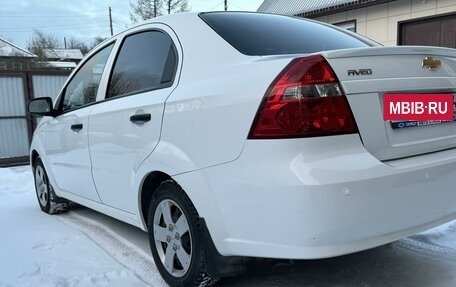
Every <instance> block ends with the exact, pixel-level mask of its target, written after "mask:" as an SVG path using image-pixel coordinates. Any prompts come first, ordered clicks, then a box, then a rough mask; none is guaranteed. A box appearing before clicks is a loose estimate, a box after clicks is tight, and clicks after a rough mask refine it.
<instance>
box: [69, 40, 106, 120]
mask: <svg viewBox="0 0 456 287" xmlns="http://www.w3.org/2000/svg"><path fill="white" fill-rule="evenodd" d="M113 46H114V44H111V45H109V46H107V47H105V48H103V49H102V50H100V51H99V52H98V53H97V54H95V55H93V56H92V57H91V58H90V59H89V60H88V61H87V62H85V63H84V65H83V66H82V67H81V68H80V69H79V71H78V72H77V73H76V74H75V75H74V77H73V78H72V79H71V81H70V82H69V83H68V85H67V87H66V88H65V91H64V96H63V103H62V111H68V110H73V109H76V108H78V107H81V106H84V105H87V104H90V103H92V102H95V100H96V98H97V92H98V86H99V85H100V80H101V75H102V74H103V70H104V67H105V65H106V62H107V61H108V57H109V54H110V53H111V50H112V47H113Z"/></svg>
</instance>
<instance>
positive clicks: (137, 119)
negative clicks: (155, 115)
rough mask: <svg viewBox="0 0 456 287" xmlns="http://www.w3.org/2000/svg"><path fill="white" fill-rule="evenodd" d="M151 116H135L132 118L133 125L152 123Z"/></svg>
mask: <svg viewBox="0 0 456 287" xmlns="http://www.w3.org/2000/svg"><path fill="white" fill-rule="evenodd" d="M150 119H151V116H150V114H139V115H133V116H131V117H130V122H132V123H145V122H148V121H150Z"/></svg>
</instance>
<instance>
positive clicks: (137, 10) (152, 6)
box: [130, 0, 163, 23]
mask: <svg viewBox="0 0 456 287" xmlns="http://www.w3.org/2000/svg"><path fill="white" fill-rule="evenodd" d="M130 7H131V9H133V11H130V19H131V21H133V23H138V22H141V21H144V20H148V19H152V18H155V17H157V16H160V15H163V11H162V10H163V0H134V2H130Z"/></svg>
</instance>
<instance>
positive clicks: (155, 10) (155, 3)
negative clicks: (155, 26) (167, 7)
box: [154, 0, 158, 17]
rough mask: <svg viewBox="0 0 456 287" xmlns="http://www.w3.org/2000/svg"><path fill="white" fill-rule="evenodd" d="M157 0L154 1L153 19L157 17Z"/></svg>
mask: <svg viewBox="0 0 456 287" xmlns="http://www.w3.org/2000/svg"><path fill="white" fill-rule="evenodd" d="M157 2H158V1H157V0H154V17H157Z"/></svg>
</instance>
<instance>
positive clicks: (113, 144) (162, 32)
mask: <svg viewBox="0 0 456 287" xmlns="http://www.w3.org/2000/svg"><path fill="white" fill-rule="evenodd" d="M430 59H431V60H432V61H431V62H432V64H433V65H432V67H431V66H430V65H428V63H429V62H430ZM455 92H456V51H455V50H453V49H446V48H436V47H381V46H379V45H378V44H376V43H374V42H372V41H371V40H368V39H366V38H363V37H361V36H359V35H356V34H354V33H351V32H348V31H345V30H342V29H339V28H337V27H334V26H331V25H327V24H323V23H318V22H315V21H311V20H304V19H298V18H292V17H285V16H277V15H268V14H257V13H241V12H237V13H235V12H228V13H223V12H212V13H200V14H197V13H188V14H179V15H171V16H165V17H159V18H155V19H154V20H153V21H151V22H147V23H145V24H142V25H138V26H136V27H134V28H131V29H129V30H127V31H125V32H122V33H120V34H119V35H116V36H114V37H112V38H110V39H108V40H106V41H105V42H104V43H102V44H101V45H100V46H99V47H97V48H96V49H94V51H92V52H91V53H90V54H89V55H87V56H86V58H85V59H84V60H83V61H82V62H81V63H80V65H79V66H78V67H77V68H76V69H75V70H74V72H73V73H72V75H71V76H70V77H69V79H68V81H67V82H66V84H65V85H64V87H63V89H62V90H61V92H60V95H59V96H58V97H57V98H56V100H55V101H52V100H51V98H36V99H33V100H32V101H30V103H29V107H28V109H29V112H30V113H32V114H35V115H39V116H42V117H43V118H42V119H41V120H40V121H39V123H38V125H37V128H36V131H35V134H34V137H33V141H32V145H31V151H30V160H31V164H32V167H33V171H34V175H35V183H36V192H37V196H38V203H39V205H40V207H41V209H42V210H43V211H44V212H47V213H50V214H52V213H56V212H59V211H64V210H66V209H67V208H68V203H69V201H72V202H76V203H79V204H82V205H84V206H87V207H89V208H92V209H95V210H97V211H99V212H102V213H105V214H107V215H109V216H112V217H114V218H117V219H119V220H122V221H124V222H127V223H129V224H132V225H135V226H137V227H139V228H141V229H143V230H145V231H147V232H148V234H149V241H150V246H151V251H152V255H153V258H154V260H155V263H156V265H157V268H158V270H159V271H160V273H161V275H162V277H163V278H164V279H165V281H166V282H167V283H168V284H169V285H170V286H198V285H205V284H206V285H207V284H209V283H210V282H211V281H212V279H213V278H217V277H221V276H229V275H234V274H237V273H238V272H241V271H242V270H243V262H244V259H245V258H248V257H262V258H288V259H315V258H326V257H332V256H338V255H342V254H348V253H352V252H357V251H360V250H365V249H368V248H372V247H375V246H379V245H382V244H385V243H388V242H392V241H394V240H397V239H399V238H402V237H405V236H408V235H410V234H413V233H417V232H420V231H422V230H425V229H428V228H430V227H433V226H436V225H439V224H441V223H444V222H446V221H449V220H452V219H454V218H456V184H455V179H456V124H455V122H442V123H440V124H435V123H434V124H433V125H430V124H428V125H426V123H420V124H419V125H418V124H416V125H405V124H402V125H400V124H397V122H389V121H385V120H384V119H383V101H382V100H383V97H384V96H385V95H387V94H389V93H396V94H398V93H399V94H428V93H433V94H447V95H448V94H450V95H451V94H453V93H455ZM403 127H406V128H403Z"/></svg>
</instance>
